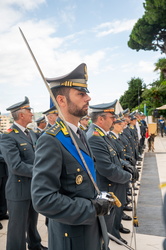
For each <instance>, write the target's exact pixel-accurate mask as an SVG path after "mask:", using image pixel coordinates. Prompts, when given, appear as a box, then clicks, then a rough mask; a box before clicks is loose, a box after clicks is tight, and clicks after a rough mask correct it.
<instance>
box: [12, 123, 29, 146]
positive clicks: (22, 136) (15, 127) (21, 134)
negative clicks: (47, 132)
mask: <svg viewBox="0 0 166 250" xmlns="http://www.w3.org/2000/svg"><path fill="white" fill-rule="evenodd" d="M12 128H14V129H16V130H18V131H19V136H20V137H21V138H23V139H24V140H26V141H28V142H29V143H31V144H32V140H31V139H30V138H28V137H27V136H26V135H25V134H24V133H23V132H22V130H21V129H20V128H19V127H17V126H16V125H15V124H13V125H12Z"/></svg>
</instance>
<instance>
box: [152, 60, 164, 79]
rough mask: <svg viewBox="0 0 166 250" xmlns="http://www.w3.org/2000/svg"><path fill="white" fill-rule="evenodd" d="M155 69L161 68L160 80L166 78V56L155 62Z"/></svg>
mask: <svg viewBox="0 0 166 250" xmlns="http://www.w3.org/2000/svg"><path fill="white" fill-rule="evenodd" d="M154 65H155V69H154V71H158V70H160V80H161V81H163V80H165V79H166V58H160V59H159V60H158V61H157V62H156V63H155V64H154Z"/></svg>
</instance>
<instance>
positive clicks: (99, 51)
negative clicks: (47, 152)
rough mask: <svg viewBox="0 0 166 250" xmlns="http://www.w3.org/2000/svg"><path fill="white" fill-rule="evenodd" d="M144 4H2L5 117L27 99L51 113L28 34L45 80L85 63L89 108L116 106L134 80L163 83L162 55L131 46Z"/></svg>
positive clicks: (98, 0)
mask: <svg viewBox="0 0 166 250" xmlns="http://www.w3.org/2000/svg"><path fill="white" fill-rule="evenodd" d="M143 2H144V1H143V0H125V1H124V0H116V1H114V0H84V1H82V0H35V1H34V0H28V1H27V0H1V1H0V16H1V25H0V59H1V60H0V112H1V113H2V114H5V113H7V112H6V108H8V107H9V106H11V105H13V104H15V103H17V102H21V101H23V100H24V98H25V96H27V97H28V98H29V100H30V105H31V107H33V109H34V112H43V111H45V110H47V109H49V93H48V90H47V88H46V86H45V84H44V82H43V80H42V78H41V76H40V74H39V72H38V70H37V68H36V66H35V63H34V61H33V60H32V57H31V55H30V53H29V51H28V49H27V47H26V45H25V43H24V41H23V39H22V37H21V34H20V31H19V27H20V28H21V30H22V31H23V33H24V35H25V37H26V39H27V41H28V43H29V45H30V47H31V49H32V51H33V53H34V55H35V57H36V59H37V61H38V63H39V66H40V68H41V70H42V72H43V74H44V76H45V77H49V78H52V77H59V76H62V75H65V74H68V73H70V72H71V71H72V70H74V69H75V68H76V67H77V66H78V65H79V64H81V63H86V65H87V69H88V89H89V91H90V94H89V95H90V97H91V101H90V105H94V104H99V103H107V102H112V101H114V100H115V99H119V98H120V96H121V95H123V94H124V92H125V91H126V90H127V89H128V82H129V81H130V80H131V78H133V77H135V78H137V77H139V78H141V79H142V80H143V82H144V83H145V84H150V83H151V82H153V81H154V80H156V79H158V78H159V72H154V68H155V66H154V63H156V62H157V60H158V59H159V58H161V57H163V56H162V55H161V54H160V51H158V52H152V51H139V52H137V51H135V50H132V49H130V48H129V47H128V46H127V42H128V40H129V35H130V33H131V31H132V28H133V26H134V24H135V23H136V22H137V20H138V19H139V18H141V17H142V15H143V14H144V8H143Z"/></svg>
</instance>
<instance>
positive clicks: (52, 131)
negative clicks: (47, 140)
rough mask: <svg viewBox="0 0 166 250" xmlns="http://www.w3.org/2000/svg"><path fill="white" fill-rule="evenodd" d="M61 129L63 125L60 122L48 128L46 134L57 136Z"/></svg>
mask: <svg viewBox="0 0 166 250" xmlns="http://www.w3.org/2000/svg"><path fill="white" fill-rule="evenodd" d="M59 131H61V126H60V125H59V123H58V124H57V123H56V124H55V125H54V126H52V127H50V128H49V129H47V130H46V134H49V135H53V136H55V135H57V134H58V133H59Z"/></svg>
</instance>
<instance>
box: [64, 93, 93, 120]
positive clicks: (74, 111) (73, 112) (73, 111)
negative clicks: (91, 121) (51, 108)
mask: <svg viewBox="0 0 166 250" xmlns="http://www.w3.org/2000/svg"><path fill="white" fill-rule="evenodd" d="M67 102H68V112H69V114H71V115H74V116H76V117H79V118H81V117H83V116H85V115H87V113H88V110H83V109H78V107H77V106H76V104H74V103H73V102H72V101H71V100H70V98H69V97H68V98H67ZM88 104H89V103H87V104H86V105H85V106H87V105H88ZM83 108H84V107H83Z"/></svg>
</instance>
